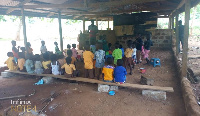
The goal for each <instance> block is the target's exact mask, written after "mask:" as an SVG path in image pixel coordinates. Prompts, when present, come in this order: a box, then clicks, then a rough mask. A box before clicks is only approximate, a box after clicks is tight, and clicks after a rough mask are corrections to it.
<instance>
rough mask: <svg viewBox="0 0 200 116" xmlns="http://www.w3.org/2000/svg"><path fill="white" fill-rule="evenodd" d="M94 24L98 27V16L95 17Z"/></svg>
mask: <svg viewBox="0 0 200 116" xmlns="http://www.w3.org/2000/svg"><path fill="white" fill-rule="evenodd" d="M96 26H97V28H98V18H96Z"/></svg>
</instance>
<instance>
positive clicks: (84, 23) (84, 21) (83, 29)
mask: <svg viewBox="0 0 200 116" xmlns="http://www.w3.org/2000/svg"><path fill="white" fill-rule="evenodd" d="M83 33H85V18H83Z"/></svg>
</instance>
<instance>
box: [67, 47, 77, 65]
mask: <svg viewBox="0 0 200 116" xmlns="http://www.w3.org/2000/svg"><path fill="white" fill-rule="evenodd" d="M67 56H68V57H70V58H71V59H72V62H71V64H74V65H75V62H76V58H75V57H73V56H72V50H67Z"/></svg>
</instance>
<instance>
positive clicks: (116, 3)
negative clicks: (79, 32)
mask: <svg viewBox="0 0 200 116" xmlns="http://www.w3.org/2000/svg"><path fill="white" fill-rule="evenodd" d="M158 1H165V0H148V1H147V0H134V1H133V0H123V1H112V2H111V1H109V2H102V3H91V4H88V7H89V8H90V7H96V8H98V7H100V8H105V7H116V6H123V5H128V4H140V3H148V2H158ZM84 6H85V5H84V4H50V5H49V4H40V5H24V6H23V8H24V9H34V8H63V9H65V8H84Z"/></svg>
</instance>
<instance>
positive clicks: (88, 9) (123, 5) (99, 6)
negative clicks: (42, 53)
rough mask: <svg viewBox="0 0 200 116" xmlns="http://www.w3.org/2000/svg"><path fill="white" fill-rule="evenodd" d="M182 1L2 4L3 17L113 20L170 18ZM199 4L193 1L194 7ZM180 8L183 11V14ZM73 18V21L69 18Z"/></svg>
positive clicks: (23, 0) (5, 0) (12, 0)
mask: <svg viewBox="0 0 200 116" xmlns="http://www.w3.org/2000/svg"><path fill="white" fill-rule="evenodd" d="M181 1H182V0H0V15H17V16H20V15H21V8H24V9H25V14H26V15H27V16H34V17H51V18H57V14H58V12H61V15H62V16H61V17H62V18H77V19H82V18H83V17H91V18H94V17H110V16H113V15H119V14H124V13H125V14H131V13H133V12H141V11H151V12H154V13H158V15H164V16H169V14H170V13H172V11H174V10H175V9H176V8H177V7H178V5H179V4H180V2H181ZM198 2H199V0H192V2H191V4H192V6H194V5H196V4H197V3H198ZM183 10H184V8H183V7H182V8H180V10H179V11H183ZM67 15H68V16H70V17H67Z"/></svg>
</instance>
